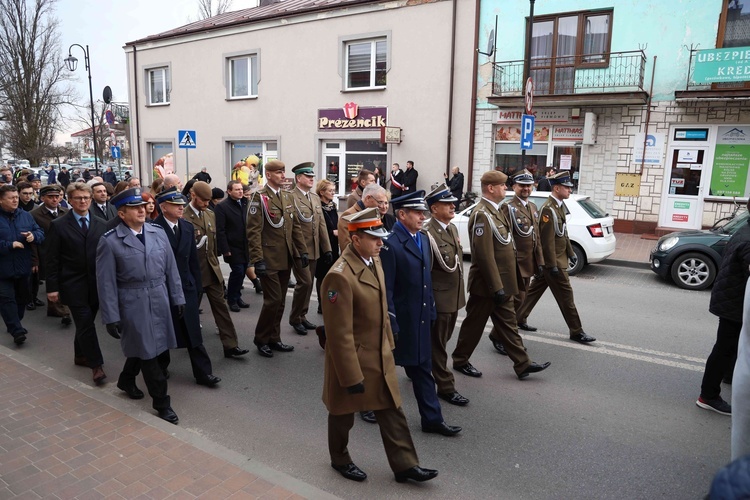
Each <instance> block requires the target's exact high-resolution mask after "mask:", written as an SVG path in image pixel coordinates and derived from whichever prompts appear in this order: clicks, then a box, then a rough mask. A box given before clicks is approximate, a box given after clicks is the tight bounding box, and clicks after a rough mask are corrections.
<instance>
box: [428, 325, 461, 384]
mask: <svg viewBox="0 0 750 500" xmlns="http://www.w3.org/2000/svg"><path fill="white" fill-rule="evenodd" d="M457 319H458V312H453V313H440V312H439V313H437V320H435V322H434V323H433V324H432V376H433V377H434V378H435V383H436V384H437V391H438V392H440V393H446V394H451V393H453V392H456V380H455V378H453V372H452V371H451V370H449V369H448V353H447V352H446V350H445V347H446V345H447V344H448V341H449V340H450V339H451V336H452V335H453V329H454V328H455V327H456V320H457Z"/></svg>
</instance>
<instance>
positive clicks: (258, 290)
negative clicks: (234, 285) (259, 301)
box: [252, 278, 263, 294]
mask: <svg viewBox="0 0 750 500" xmlns="http://www.w3.org/2000/svg"><path fill="white" fill-rule="evenodd" d="M252 281H253V286H254V287H255V293H258V294H260V293H263V287H262V286H261V284H260V278H255V279H254V280H252Z"/></svg>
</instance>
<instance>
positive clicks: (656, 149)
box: [633, 132, 665, 165]
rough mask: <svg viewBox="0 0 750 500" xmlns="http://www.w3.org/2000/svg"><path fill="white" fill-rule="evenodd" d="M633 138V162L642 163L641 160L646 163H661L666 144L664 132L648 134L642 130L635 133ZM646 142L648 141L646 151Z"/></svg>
mask: <svg viewBox="0 0 750 500" xmlns="http://www.w3.org/2000/svg"><path fill="white" fill-rule="evenodd" d="M633 140H634V143H633V163H634V164H635V165H640V164H641V162H643V163H644V164H645V165H661V161H662V158H663V157H664V146H665V136H664V134H663V133H662V132H653V133H652V132H649V134H648V136H645V134H644V133H643V132H640V133H638V134H635V136H634V137H633ZM644 142H645V143H646V151H645V153H644V150H643V143H644Z"/></svg>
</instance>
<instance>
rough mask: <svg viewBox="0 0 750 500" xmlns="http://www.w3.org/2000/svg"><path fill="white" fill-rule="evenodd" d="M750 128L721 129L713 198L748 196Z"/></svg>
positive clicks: (715, 155) (729, 127) (714, 173)
mask: <svg viewBox="0 0 750 500" xmlns="http://www.w3.org/2000/svg"><path fill="white" fill-rule="evenodd" d="M749 167H750V127H747V128H745V127H731V126H728V127H719V133H718V137H717V139H716V149H715V150H714V163H713V169H712V171H711V190H710V193H709V194H710V195H711V196H739V197H745V196H747V194H746V193H747V181H748V168H749Z"/></svg>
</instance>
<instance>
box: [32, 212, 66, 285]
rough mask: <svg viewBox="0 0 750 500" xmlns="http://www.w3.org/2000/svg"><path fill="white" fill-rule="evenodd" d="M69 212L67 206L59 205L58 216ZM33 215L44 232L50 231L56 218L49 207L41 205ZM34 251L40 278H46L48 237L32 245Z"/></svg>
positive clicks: (33, 259)
mask: <svg viewBox="0 0 750 500" xmlns="http://www.w3.org/2000/svg"><path fill="white" fill-rule="evenodd" d="M67 212H68V209H67V208H63V207H57V217H56V218H60V217H62V216H63V215H65V214H66V213H67ZM30 213H31V216H32V217H33V218H34V220H35V221H36V223H37V224H38V225H39V227H41V228H42V231H44V234H45V236H46V234H47V233H48V232H49V226H50V224H52V221H53V220H55V219H53V218H52V214H51V213H50V212H49V210H47V208H46V207H45V206H44V205H39V206H38V207H36V208H35V209H34V210H32V211H31V212H30ZM31 251H32V257H31V259H32V262H34V263H36V264H37V265H38V266H39V278H40V279H45V278H46V276H47V269H46V265H45V261H46V258H45V257H46V255H45V253H46V251H47V243H46V239H45V241H43V242H42V243H41V244H39V245H33V246H32V247H31Z"/></svg>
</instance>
